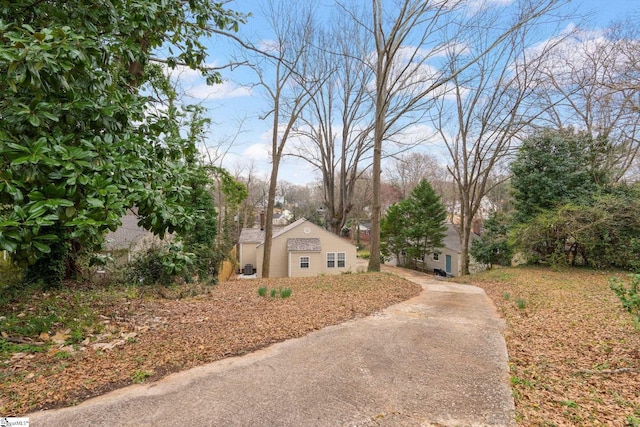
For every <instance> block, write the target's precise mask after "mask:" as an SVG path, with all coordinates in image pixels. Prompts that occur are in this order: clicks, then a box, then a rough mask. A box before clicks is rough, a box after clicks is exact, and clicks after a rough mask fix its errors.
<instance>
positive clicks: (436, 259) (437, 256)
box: [433, 252, 440, 261]
mask: <svg viewBox="0 0 640 427" xmlns="http://www.w3.org/2000/svg"><path fill="white" fill-rule="evenodd" d="M439 259H440V254H438V253H435V252H434V253H433V260H434V261H438V260H439Z"/></svg>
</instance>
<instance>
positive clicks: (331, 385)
mask: <svg viewBox="0 0 640 427" xmlns="http://www.w3.org/2000/svg"><path fill="white" fill-rule="evenodd" d="M393 271H394V272H395V273H397V274H400V275H402V276H405V277H407V279H409V280H412V281H414V282H416V283H418V284H420V285H421V286H422V287H423V291H422V293H421V294H420V295H419V296H418V297H416V298H413V299H411V300H408V301H406V302H403V303H400V304H397V305H394V306H392V307H390V308H388V309H386V310H384V311H383V312H381V313H379V314H377V315H373V316H370V317H367V318H363V319H358V320H353V321H349V322H347V323H343V324H341V325H337V326H331V327H328V328H325V329H322V330H320V331H317V332H314V333H311V334H309V335H307V336H305V337H302V338H298V339H292V340H289V341H285V342H282V343H279V344H275V345H273V346H271V347H268V348H266V349H264V350H260V351H257V352H255V353H251V354H248V355H245V356H242V357H236V358H229V359H224V360H221V361H219V362H215V363H212V364H209V365H206V366H202V367H198V368H194V369H191V370H189V371H185V372H181V373H177V374H173V375H170V376H168V377H166V378H164V379H163V380H161V381H159V382H157V383H152V384H144V385H135V386H130V387H126V388H124V389H120V390H117V391H114V392H112V393H109V394H106V395H104V396H100V397H97V398H94V399H91V400H88V401H86V402H84V403H82V404H80V405H78V406H75V407H70V408H64V409H59V410H52V411H42V412H37V413H32V414H27V415H26V416H27V417H29V419H30V422H31V426H36V427H37V426H514V425H515V421H514V416H515V409H514V404H513V399H512V397H511V391H510V388H509V376H508V375H509V373H508V365H507V351H506V345H505V342H504V339H503V337H502V330H503V328H504V324H503V321H502V320H501V319H500V318H499V317H498V315H497V314H496V312H495V309H494V307H493V305H492V303H491V301H490V300H489V299H488V298H487V296H486V295H485V293H484V291H483V290H481V289H479V288H477V287H473V286H467V285H458V284H453V283H447V282H442V281H438V280H436V279H435V278H434V277H433V276H425V275H420V274H417V273H413V272H408V271H405V270H401V269H393Z"/></svg>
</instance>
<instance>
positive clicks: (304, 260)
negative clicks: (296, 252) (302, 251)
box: [300, 256, 309, 268]
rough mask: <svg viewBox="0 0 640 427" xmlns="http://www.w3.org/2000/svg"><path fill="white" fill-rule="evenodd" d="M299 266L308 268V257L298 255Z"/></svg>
mask: <svg viewBox="0 0 640 427" xmlns="http://www.w3.org/2000/svg"><path fill="white" fill-rule="evenodd" d="M300 268H309V257H308V256H301V257H300Z"/></svg>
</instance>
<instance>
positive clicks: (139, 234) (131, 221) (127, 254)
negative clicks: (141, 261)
mask: <svg viewBox="0 0 640 427" xmlns="http://www.w3.org/2000/svg"><path fill="white" fill-rule="evenodd" d="M120 221H121V222H122V225H121V226H120V227H118V228H117V229H116V231H109V232H108V233H107V234H106V236H105V247H104V251H105V252H107V253H111V254H112V255H115V256H116V258H117V259H118V260H119V261H127V262H128V261H131V258H132V256H133V255H134V254H136V253H138V252H142V251H144V250H145V249H148V248H149V247H151V246H152V245H154V244H159V243H161V242H162V240H161V239H160V238H159V237H157V236H154V235H153V233H151V232H150V231H147V230H145V229H144V228H142V227H141V226H139V225H138V216H137V215H135V214H127V215H124V216H123V217H122V218H120ZM167 237H168V238H169V237H170V236H167Z"/></svg>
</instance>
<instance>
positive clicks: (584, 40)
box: [537, 23, 640, 181]
mask: <svg viewBox="0 0 640 427" xmlns="http://www.w3.org/2000/svg"><path fill="white" fill-rule="evenodd" d="M627 24H630V23H627ZM627 24H617V25H615V26H614V27H613V28H611V29H609V30H607V31H605V32H603V33H601V34H598V35H597V36H596V37H594V32H592V31H577V32H576V33H575V36H574V37H572V38H570V39H565V40H564V43H562V44H559V45H558V46H557V47H556V48H555V49H554V50H553V51H552V52H551V54H550V55H548V59H547V61H546V62H545V68H544V73H543V75H542V77H541V78H542V80H543V82H544V85H543V86H540V90H539V91H538V92H537V94H538V96H539V97H540V99H541V101H542V102H543V105H546V106H548V107H549V109H548V115H547V123H550V125H551V126H554V127H557V128H567V127H570V126H573V127H576V128H578V129H583V130H585V131H587V132H588V133H589V134H590V135H591V136H592V137H593V139H594V142H596V143H597V144H600V146H599V147H598V151H600V153H601V154H602V158H600V159H598V160H599V161H601V162H602V163H603V170H607V171H609V172H610V174H609V176H607V178H608V179H610V180H613V181H618V180H620V179H621V178H622V177H624V176H625V174H626V173H627V171H628V170H629V168H630V167H631V166H632V165H633V162H634V160H635V159H636V157H637V155H638V150H639V149H640V114H638V112H639V111H640V107H639V105H640V104H639V100H640V85H639V84H638V78H639V77H640V59H638V58H639V56H640V42H639V41H638V34H637V32H638V29H637V25H635V24H631V25H627Z"/></svg>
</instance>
